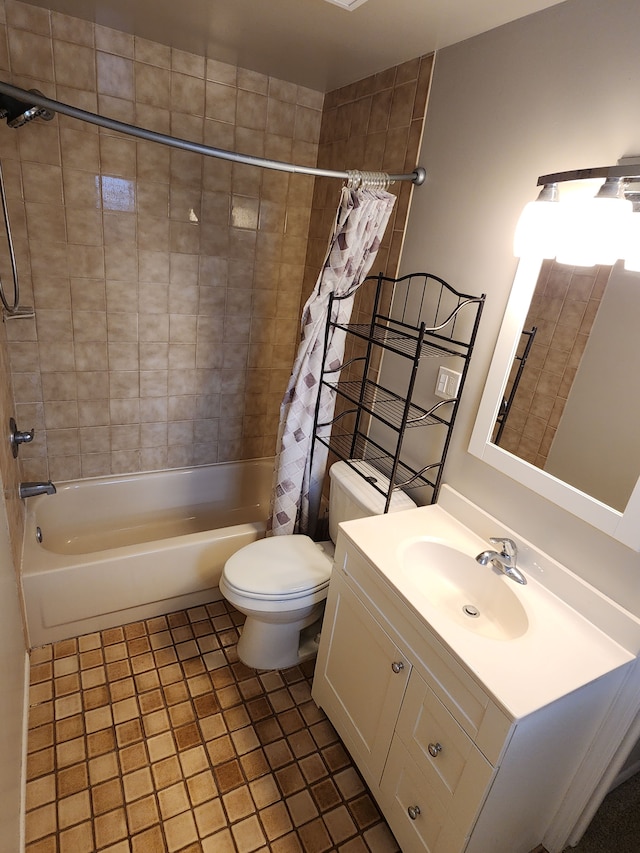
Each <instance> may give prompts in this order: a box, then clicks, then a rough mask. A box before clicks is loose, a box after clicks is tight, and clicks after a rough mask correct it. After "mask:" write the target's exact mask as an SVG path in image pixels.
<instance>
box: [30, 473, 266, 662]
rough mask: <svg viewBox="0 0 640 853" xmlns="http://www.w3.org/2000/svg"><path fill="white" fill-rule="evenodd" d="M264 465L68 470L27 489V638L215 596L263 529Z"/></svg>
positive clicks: (104, 624)
mask: <svg viewBox="0 0 640 853" xmlns="http://www.w3.org/2000/svg"><path fill="white" fill-rule="evenodd" d="M272 473H273V459H257V460H250V461H246V462H225V463H219V464H217V465H206V466H202V467H197V468H184V469H177V470H171V471H159V472H153V473H150V474H130V475H123V476H113V477H96V478H92V479H88V480H77V481H72V482H67V483H61V484H59V485H58V492H57V494H55V495H40V496H38V497H35V498H28V499H27V502H26V503H27V516H26V525H25V528H26V529H25V541H24V548H23V558H22V587H23V593H24V600H25V608H26V616H27V627H28V631H29V640H30V643H31V645H32V646H39V645H42V644H43V643H51V642H55V641H57V640H62V639H67V638H69V637H77V636H80V635H81V634H86V633H92V632H93V631H99V630H103V629H105V628H110V627H114V626H116V625H123V624H125V623H127V622H132V621H137V620H139V619H149V618H151V617H153V616H158V615H160V614H163V613H170V612H172V611H174V610H180V609H183V608H188V607H195V606H197V605H200V604H204V603H207V602H210V601H216V600H219V599H220V598H221V597H222V596H221V594H220V592H219V590H218V581H219V579H220V575H221V573H222V569H223V566H224V564H225V561H226V560H227V559H228V558H229V557H230V556H231V554H233V553H234V552H235V551H237V550H238V548H241V547H243V546H244V545H247V544H249V543H250V542H253V541H254V540H255V539H258V538H261V537H262V536H264V531H265V522H266V519H267V515H268V511H269V496H270V489H271V479H272ZM39 538H41V539H42V541H41V542H40V541H38V539H39Z"/></svg>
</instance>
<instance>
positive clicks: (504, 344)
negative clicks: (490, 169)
mask: <svg viewBox="0 0 640 853" xmlns="http://www.w3.org/2000/svg"><path fill="white" fill-rule="evenodd" d="M609 270H610V268H608V267H601V268H600V270H599V271H598V270H597V269H594V268H583V269H582V270H580V269H578V268H576V279H577V281H575V282H574V284H575V286H576V287H577V288H578V294H577V295H578V301H580V299H581V298H582V302H583V303H584V301H585V299H584V298H583V297H584V296H585V295H586V294H587V292H588V294H589V296H590V297H592V298H591V299H587V300H586V302H588V305H587V307H586V308H585V306H584V304H583V305H582V306H581V308H578V307H577V306H575V305H574V306H571V305H569V303H568V301H565V300H564V298H563V296H562V294H563V293H566V288H567V287H568V286H569V280H570V279H571V277H572V276H571V273H572V268H570V267H562V266H560V265H556V264H552V263H551V262H549V261H545V262H544V264H543V263H542V262H541V261H540V260H539V259H531V258H523V259H522V260H521V261H520V264H519V266H518V270H517V273H516V276H515V279H514V283H513V288H512V291H511V296H510V299H509V303H508V305H507V309H506V312H505V317H504V320H503V324H502V328H501V330H500V334H499V337H498V341H497V344H496V349H495V352H494V356H493V360H492V363H491V367H490V370H489V375H488V378H487V384H486V386H485V390H484V393H483V397H482V400H481V403H480V408H479V410H478V417H477V420H476V424H475V427H474V430H473V433H472V437H471V443H470V445H469V452H470V453H472V454H474V455H475V456H478V457H479V458H481V459H482V460H483V461H485V462H486V463H488V464H490V465H492V466H493V467H495V468H497V469H498V470H500V471H502V472H503V473H505V474H507V475H508V476H510V477H511V478H512V479H515V480H517V481H518V482H520V483H522V484H523V485H524V486H526V487H527V488H529V489H532V490H533V491H535V492H537V493H538V494H540V495H542V496H543V497H545V498H547V499H548V500H551V501H553V502H554V503H556V504H557V505H558V506H561V507H562V508H563V509H565V510H567V511H568V512H571V513H573V514H574V515H576V516H578V517H579V518H582V519H583V520H584V521H586V522H587V523H589V524H591V525H593V526H594V527H596V528H598V529H599V530H601V531H602V532H604V533H606V534H608V535H610V536H612V537H614V538H615V539H617V540H618V541H620V542H622V543H623V544H625V545H627V546H628V547H630V548H633V549H634V550H640V525H639V524H638V523H637V520H638V519H640V485H639V484H638V478H639V477H640V447H638V444H639V442H638V441H637V437H636V436H637V423H638V413H637V412H634V411H633V409H634V407H635V406H636V400H637V394H635V393H634V391H633V388H634V385H635V383H636V382H637V376H638V372H639V370H640V355H639V354H637V353H636V352H635V351H634V350H635V349H637V347H634V343H633V342H634V337H635V338H636V339H637V330H635V329H634V326H635V325H636V324H637V318H638V316H640V311H639V310H638V309H639V308H640V275H638V274H637V273H629V272H626V271H624V269H623V265H622V263H621V262H618V264H616V265H615V266H614V267H613V268H611V272H610V274H609ZM581 273H582V274H583V275H582V276H581V275H580V274H581ZM581 287H582V293H580V292H579V291H580V288H581ZM562 311H565V312H569V313H568V314H565V315H564V317H563V319H564V320H565V321H566V322H565V323H564V326H565V328H564V329H562V330H561V332H562V333H564V334H565V335H566V331H567V329H566V327H571V326H573V327H574V328H573V331H572V334H573V335H574V338H575V340H573V341H569V342H567V340H566V339H565V340H562V341H560V342H559V345H558V346H556V348H555V350H554V351H552V347H551V343H552V336H553V334H556V335H558V334H560V333H559V332H558V329H559V326H558V325H556V323H557V320H558V319H559V318H560V313H561V312H562ZM572 311H583V313H582V314H581V319H580V323H578V321H577V317H576V316H575V315H573V316H572V315H571V313H570V312H572ZM532 326H537V331H536V335H535V338H534V343H533V344H532V346H531V349H530V352H529V356H528V358H527V359H526V362H525V366H524V367H523V369H522V371H521V377H520V382H519V385H518V389H517V390H516V393H515V395H513V402H512V405H511V407H510V409H509V410H508V411H507V413H506V419H504V418H503V416H504V414H505V400H509V399H510V398H511V397H512V394H511V392H512V386H513V378H514V371H515V370H517V368H518V367H519V366H520V365H521V362H522V355H523V348H524V346H525V343H526V341H527V340H528V339H530V335H527V334H523V331H525V332H529V331H530V330H531V327H532ZM536 339H537V343H536ZM556 343H557V344H558V340H557V338H556ZM559 353H560V355H559ZM558 358H560V359H561V360H562V359H565V363H564V365H562V369H559V366H558V361H557V359H558ZM545 362H546V363H547V366H550V373H545V371H544V367H545ZM554 373H555V377H554V376H553V375H552V374H554ZM569 379H570V380H573V381H568V380H569ZM639 405H640V404H639ZM501 421H504V422H503V423H501ZM500 429H501V434H500V436H499V437H498V432H499V430H500ZM634 518H635V519H636V523H635V524H633V523H632V522H633V519H634Z"/></svg>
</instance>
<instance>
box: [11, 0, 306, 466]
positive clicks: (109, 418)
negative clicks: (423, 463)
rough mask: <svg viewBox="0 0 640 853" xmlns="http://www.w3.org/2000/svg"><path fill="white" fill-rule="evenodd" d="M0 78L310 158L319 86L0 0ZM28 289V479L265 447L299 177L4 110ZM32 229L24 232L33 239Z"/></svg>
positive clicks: (211, 137) (232, 145)
mask: <svg viewBox="0 0 640 853" xmlns="http://www.w3.org/2000/svg"><path fill="white" fill-rule="evenodd" d="M0 8H2V7H0ZM4 8H5V9H6V27H3V30H2V33H1V34H0V69H1V70H2V71H3V72H4V76H5V78H7V77H8V78H9V79H10V82H13V83H15V84H16V85H19V86H22V87H24V88H27V89H28V88H32V87H35V88H38V89H40V90H41V91H43V92H44V93H45V94H47V95H50V96H51V97H55V98H57V99H59V100H62V101H66V102H68V103H71V104H73V105H74V106H79V107H82V108H84V109H88V110H90V111H94V112H100V113H102V114H104V115H108V116H110V117H113V118H116V119H120V120H123V121H126V122H130V123H133V124H138V125H141V126H144V127H149V128H151V129H153V130H157V131H160V132H163V133H170V134H172V135H175V136H180V137H183V138H186V139H190V140H193V141H196V142H204V143H205V144H209V145H212V146H215V147H218V148H224V149H229V150H237V151H240V152H242V153H246V154H251V155H257V156H265V157H269V158H273V159H278V160H290V161H293V162H297V163H302V164H305V165H315V163H316V160H317V143H318V139H319V132H320V119H321V108H322V102H323V95H322V94H321V93H318V92H315V91H311V90H308V89H303V88H301V87H298V86H295V85H292V84H290V83H286V82H283V81H281V80H276V79H273V78H269V77H266V76H264V75H260V74H256V73H253V72H251V71H246V70H244V69H241V68H236V67H234V66H230V65H226V64H221V63H218V62H213V61H210V60H208V61H206V60H205V59H203V58H202V57H199V56H194V55H191V54H186V53H183V52H180V51H177V50H172V49H170V48H168V47H165V46H163V45H160V44H156V43H151V42H148V41H145V40H142V39H138V38H134V37H131V36H128V35H124V34H122V33H119V32H116V31H114V30H110V29H107V28H104V27H101V26H95V25H93V24H90V23H87V22H84V21H80V20H78V19H75V18H70V17H66V16H64V15H60V14H57V13H50V12H48V11H47V10H44V9H39V8H35V7H31V6H28V5H26V4H22V3H16V2H9V0H7V2H6V3H5V6H4ZM0 158H1V160H2V163H3V166H4V171H5V176H6V181H7V189H8V193H9V200H10V213H11V219H12V223H13V231H14V235H15V237H16V243H17V248H18V263H19V268H20V270H21V279H22V291H23V299H22V302H23V304H26V305H33V306H34V307H35V317H34V318H32V319H28V318H27V319H25V318H21V319H15V320H11V321H9V322H8V323H7V335H8V337H9V340H10V344H11V346H10V350H11V368H12V373H13V381H14V390H15V396H16V401H17V407H16V414H17V419H18V422H19V424H20V426H21V428H23V429H24V428H30V427H32V426H35V428H36V439H35V441H34V442H33V443H32V444H31V445H29V446H28V447H24V448H23V451H22V453H21V459H22V471H23V477H24V478H25V479H41V478H47V477H51V478H52V479H53V480H54V481H55V480H67V479H73V478H76V477H88V476H94V475H101V474H108V473H112V472H113V473H119V472H135V471H140V470H150V469H158V468H166V467H177V466H182V465H189V464H200V463H208V462H216V461H219V460H227V459H237V458H246V457H256V456H262V455H267V454H271V453H273V450H274V439H275V434H276V428H277V414H278V407H279V403H280V399H281V396H282V392H283V390H284V386H285V383H286V380H287V378H288V375H289V371H290V367H291V363H292V358H293V354H294V347H295V342H296V337H297V330H298V322H299V320H298V310H299V302H300V292H301V287H302V279H303V271H304V261H305V254H306V244H307V231H308V222H309V215H310V206H311V196H312V190H313V179H312V178H309V177H307V176H300V175H292V176H290V175H288V174H287V173H282V172H274V171H266V170H263V169H259V168H257V167H252V166H245V165H238V164H233V165H232V164H231V163H230V162H227V161H222V160H214V159H212V158H205V157H203V156H201V155H199V154H194V153H191V152H183V151H176V150H174V149H170V148H168V147H164V146H162V145H159V144H157V143H152V142H146V141H138V140H135V139H132V138H131V137H126V136H124V135H122V134H118V133H116V132H111V131H107V130H103V129H100V130H98V129H97V128H96V127H95V126H93V125H89V124H86V123H83V122H79V121H77V120H73V119H69V118H66V117H64V116H57V117H56V118H55V119H54V121H52V122H50V123H44V122H40V121H38V122H32V123H30V124H28V125H26V126H25V127H23V128H21V129H20V130H12V129H9V128H7V127H6V126H5V125H4V124H3V126H2V127H0ZM27 240H28V243H27Z"/></svg>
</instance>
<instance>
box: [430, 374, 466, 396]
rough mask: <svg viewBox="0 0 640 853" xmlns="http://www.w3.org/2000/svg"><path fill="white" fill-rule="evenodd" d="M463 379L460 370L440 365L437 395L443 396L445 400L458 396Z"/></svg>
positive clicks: (436, 388)
mask: <svg viewBox="0 0 640 853" xmlns="http://www.w3.org/2000/svg"><path fill="white" fill-rule="evenodd" d="M461 379H462V374H461V373H460V372H459V371H457V370H450V369H449V368H448V367H440V368H439V369H438V378H437V379H436V387H435V395H436V397H442V399H443V400H451V399H453V398H454V397H457V396H458V390H459V389H460V380H461Z"/></svg>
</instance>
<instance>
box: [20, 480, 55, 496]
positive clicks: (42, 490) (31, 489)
mask: <svg viewBox="0 0 640 853" xmlns="http://www.w3.org/2000/svg"><path fill="white" fill-rule="evenodd" d="M55 493H56V487H55V486H54V485H53V483H52V482H51V480H48V481H47V482H46V483H20V488H19V495H20V497H21V498H22V499H23V500H24V498H33V497H35V496H36V495H55Z"/></svg>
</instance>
